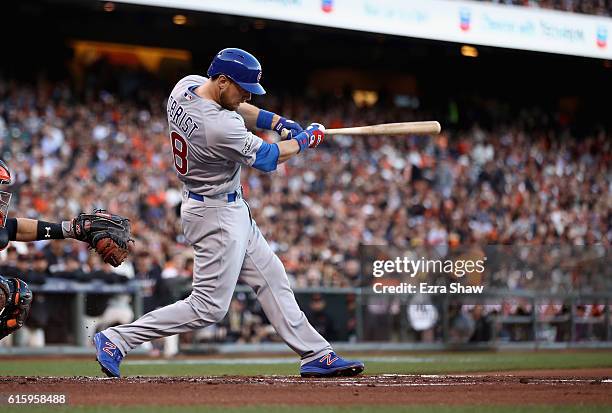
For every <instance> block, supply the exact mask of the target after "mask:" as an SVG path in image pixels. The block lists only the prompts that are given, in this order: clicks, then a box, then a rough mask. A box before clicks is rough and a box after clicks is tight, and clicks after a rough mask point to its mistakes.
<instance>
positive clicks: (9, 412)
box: [2, 405, 610, 413]
mask: <svg viewBox="0 0 612 413" xmlns="http://www.w3.org/2000/svg"><path fill="white" fill-rule="evenodd" d="M4 407H6V406H3V409H2V411H3V412H6V413H13V412H15V413H23V412H25V411H27V412H33V413H47V412H52V413H63V412H70V413H115V412H117V413H118V412H127V413H158V412H159V413H177V411H178V412H180V413H200V412H206V413H367V412H371V411H373V410H375V411H376V413H391V412H401V413H491V412H495V413H556V412H564V413H590V412H592V413H600V412H601V413H603V412H609V411H610V407H609V406H588V405H582V406H550V405H548V406H540V405H536V406H429V405H422V406H420V405H415V406H350V407H339V406H282V405H273V406H265V405H260V406H245V407H215V406H181V407H180V408H177V407H175V406H157V407H151V406H121V407H112V406H27V407H26V406H23V407H21V406H19V407H17V406H10V407H8V408H6V409H5V408H4Z"/></svg>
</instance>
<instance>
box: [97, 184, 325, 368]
mask: <svg viewBox="0 0 612 413" xmlns="http://www.w3.org/2000/svg"><path fill="white" fill-rule="evenodd" d="M181 221H182V225H183V232H184V234H185V237H186V239H187V241H188V242H189V243H190V244H191V245H192V246H193V248H194V253H195V258H194V270H193V291H192V293H191V295H190V296H189V297H187V298H186V299H184V300H182V301H178V302H176V303H174V304H171V305H168V306H166V307H162V308H159V309H157V310H154V311H151V312H150V313H147V314H145V315H143V316H142V317H141V318H139V319H138V320H136V321H134V322H132V323H130V324H124V325H121V326H117V327H111V328H108V329H106V330H104V331H103V333H104V335H106V336H107V337H108V338H109V339H110V340H111V341H112V342H113V343H114V344H115V345H116V346H117V347H118V348H119V349H120V350H121V352H122V353H123V355H125V354H127V352H129V351H130V350H131V349H133V348H135V347H137V346H138V345H140V344H142V343H144V342H146V341H151V340H154V339H157V338H160V337H166V336H171V335H174V334H179V333H184V332H187V331H190V330H194V329H199V328H203V327H206V326H208V325H211V324H214V323H217V322H219V321H221V320H222V319H223V318H224V317H225V314H226V313H227V311H228V309H229V305H230V301H231V299H232V296H233V293H234V289H235V287H236V283H237V282H238V277H239V276H241V277H242V280H243V281H244V282H246V283H247V284H248V285H249V286H251V287H252V288H253V290H254V291H255V293H256V295H257V299H258V300H259V302H260V304H261V306H262V308H263V310H264V312H265V314H266V317H268V319H269V320H270V323H271V324H272V326H274V328H275V329H276V331H277V332H278V334H279V335H280V337H281V338H282V339H283V340H284V341H285V343H287V345H288V346H289V347H291V349H292V350H293V351H295V352H296V353H297V354H298V355H299V356H300V357H301V358H302V364H303V363H307V362H309V361H311V360H314V359H316V358H317V357H321V356H323V355H325V354H327V353H328V352H330V351H331V350H332V348H331V346H330V344H329V343H328V342H327V341H326V340H325V339H324V338H323V337H322V336H321V335H320V334H319V333H318V332H317V331H316V330H315V329H314V328H313V327H312V326H311V325H310V323H309V322H308V319H307V318H306V316H305V315H304V313H303V312H302V310H300V308H299V306H298V304H297V302H296V300H295V296H294V295H293V291H292V290H291V288H290V286H289V280H288V278H287V274H286V273H285V269H284V267H283V264H282V263H281V261H280V259H279V258H278V257H277V256H276V254H274V252H273V251H272V249H271V248H270V246H269V245H268V243H267V242H266V240H265V238H264V237H263V235H262V234H261V232H260V230H259V228H258V227H257V224H256V223H255V221H254V220H252V219H251V214H250V211H249V209H248V205H247V204H246V203H245V202H244V200H243V199H242V198H240V197H239V198H237V199H236V200H235V201H234V202H228V200H227V199H225V198H223V197H220V198H205V199H204V201H203V202H202V201H199V200H195V199H191V198H189V197H188V194H187V192H186V191H183V204H182V206H181Z"/></svg>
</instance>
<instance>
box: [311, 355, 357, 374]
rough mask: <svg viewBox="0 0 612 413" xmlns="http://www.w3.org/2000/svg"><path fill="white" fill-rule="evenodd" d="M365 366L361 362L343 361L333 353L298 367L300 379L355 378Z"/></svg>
mask: <svg viewBox="0 0 612 413" xmlns="http://www.w3.org/2000/svg"><path fill="white" fill-rule="evenodd" d="M364 368H365V366H364V365H363V363H362V362H361V361H357V360H344V359H343V358H342V357H340V356H337V355H336V353H334V352H333V351H332V352H331V353H328V354H326V355H325V356H323V357H321V358H320V359H317V360H313V361H311V362H310V363H306V364H304V365H303V366H302V367H300V375H301V376H302V377H349V376H356V375H358V374H359V373H361V372H362V371H363V369H364Z"/></svg>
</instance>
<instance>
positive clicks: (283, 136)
mask: <svg viewBox="0 0 612 413" xmlns="http://www.w3.org/2000/svg"><path fill="white" fill-rule="evenodd" d="M290 132H291V131H290V130H289V129H285V128H283V129H282V130H281V133H280V136H281V139H282V140H285V139H287V136H289V133H290Z"/></svg>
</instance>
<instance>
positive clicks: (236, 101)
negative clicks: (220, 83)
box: [219, 79, 251, 110]
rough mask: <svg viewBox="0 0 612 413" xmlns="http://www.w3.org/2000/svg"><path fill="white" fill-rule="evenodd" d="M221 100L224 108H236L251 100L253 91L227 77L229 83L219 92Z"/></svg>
mask: <svg viewBox="0 0 612 413" xmlns="http://www.w3.org/2000/svg"><path fill="white" fill-rule="evenodd" d="M219 100H220V102H219V104H220V105H221V107H223V108H224V109H228V110H236V109H238V106H239V105H240V104H241V103H243V102H247V101H249V100H251V93H250V92H247V91H246V90H244V89H243V88H241V87H240V86H238V84H237V83H236V82H234V81H232V80H231V79H227V84H226V85H225V87H224V88H222V89H221V93H220V94H219Z"/></svg>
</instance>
